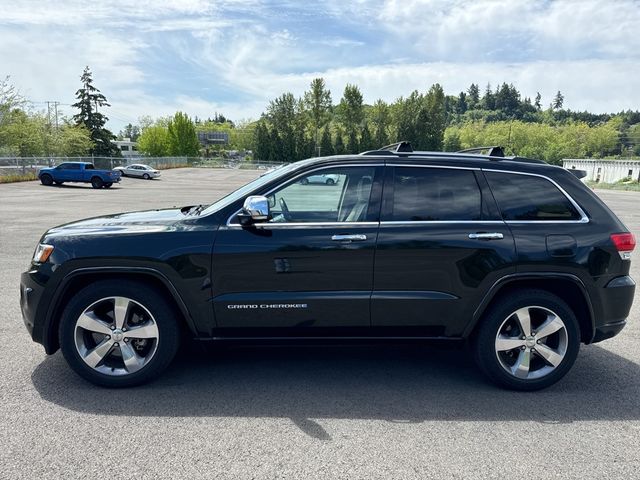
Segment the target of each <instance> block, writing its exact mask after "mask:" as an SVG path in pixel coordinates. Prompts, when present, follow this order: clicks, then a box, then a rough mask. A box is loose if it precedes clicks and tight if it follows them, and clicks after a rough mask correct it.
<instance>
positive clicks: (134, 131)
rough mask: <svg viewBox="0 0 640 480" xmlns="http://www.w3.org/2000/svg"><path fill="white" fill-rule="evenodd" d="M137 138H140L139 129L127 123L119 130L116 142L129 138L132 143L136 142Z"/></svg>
mask: <svg viewBox="0 0 640 480" xmlns="http://www.w3.org/2000/svg"><path fill="white" fill-rule="evenodd" d="M139 136H140V127H139V126H137V125H133V124H131V123H128V124H126V125H125V126H124V128H123V129H122V130H120V133H118V140H123V139H125V138H129V139H131V141H132V142H137V141H138V137H139Z"/></svg>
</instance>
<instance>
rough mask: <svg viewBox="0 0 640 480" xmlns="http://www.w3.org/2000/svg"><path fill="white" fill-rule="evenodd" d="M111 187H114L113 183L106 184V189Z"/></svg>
mask: <svg viewBox="0 0 640 480" xmlns="http://www.w3.org/2000/svg"><path fill="white" fill-rule="evenodd" d="M111 185H113V183H105V184H104V188H111Z"/></svg>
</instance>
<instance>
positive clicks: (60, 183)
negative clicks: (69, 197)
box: [54, 182, 64, 185]
mask: <svg viewBox="0 0 640 480" xmlns="http://www.w3.org/2000/svg"><path fill="white" fill-rule="evenodd" d="M54 183H55V184H56V185H62V184H63V183H64V182H54Z"/></svg>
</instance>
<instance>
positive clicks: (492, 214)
mask: <svg viewBox="0 0 640 480" xmlns="http://www.w3.org/2000/svg"><path fill="white" fill-rule="evenodd" d="M382 212H383V213H382V218H381V223H380V233H379V235H378V247H377V251H376V258H375V274H374V291H373V295H372V307H371V309H372V314H371V323H372V326H373V327H375V328H374V330H382V331H386V330H395V331H396V333H397V334H399V335H416V336H428V337H439V336H459V335H461V334H462V332H463V331H464V328H465V327H466V326H467V324H468V322H469V320H470V319H471V316H472V315H473V312H474V308H475V306H477V305H478V304H479V303H480V300H481V299H482V296H483V295H484V293H486V291H487V290H488V289H489V288H490V287H491V286H492V285H493V283H494V282H495V281H496V280H498V279H499V278H501V277H502V276H504V275H507V274H509V273H514V272H515V267H514V260H515V247H514V241H513V237H512V235H511V231H510V229H509V227H508V226H507V225H506V224H505V222H504V221H502V219H501V218H500V216H499V213H498V211H497V207H496V205H495V201H494V200H493V197H492V196H491V193H490V192H489V190H488V186H487V184H486V180H485V179H484V177H483V176H482V175H481V173H480V172H479V171H475V170H473V169H462V168H446V167H436V168H433V167H427V166H400V165H398V166H395V167H390V168H389V172H388V177H387V181H386V183H385V187H384V201H383V209H382ZM389 334H390V333H389Z"/></svg>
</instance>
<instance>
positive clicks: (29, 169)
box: [0, 157, 281, 177]
mask: <svg viewBox="0 0 640 480" xmlns="http://www.w3.org/2000/svg"><path fill="white" fill-rule="evenodd" d="M63 162H89V163H93V164H94V165H95V167H96V168H97V169H102V170H112V169H114V168H115V167H121V166H127V165H131V164H134V163H143V164H145V165H149V166H151V167H153V168H157V169H159V170H166V169H169V168H185V167H201V168H243V169H257V170H267V169H270V168H275V167H278V166H280V165H281V164H274V163H268V162H259V161H256V162H253V161H246V160H243V161H237V160H232V159H224V158H203V157H134V158H128V157H122V158H118V157H0V177H1V176H20V175H28V174H37V173H38V171H39V170H40V169H41V168H46V167H54V166H56V165H59V164H61V163H63Z"/></svg>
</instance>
